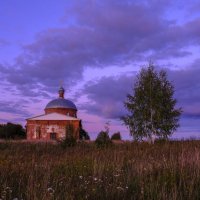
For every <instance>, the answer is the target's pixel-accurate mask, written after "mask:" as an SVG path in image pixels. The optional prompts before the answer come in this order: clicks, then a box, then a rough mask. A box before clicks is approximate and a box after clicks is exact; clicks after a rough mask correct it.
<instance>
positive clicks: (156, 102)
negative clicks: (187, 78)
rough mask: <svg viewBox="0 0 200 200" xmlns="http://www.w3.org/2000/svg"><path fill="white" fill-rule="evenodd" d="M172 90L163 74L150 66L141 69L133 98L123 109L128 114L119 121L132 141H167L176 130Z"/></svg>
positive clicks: (177, 110)
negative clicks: (128, 131) (163, 139)
mask: <svg viewBox="0 0 200 200" xmlns="http://www.w3.org/2000/svg"><path fill="white" fill-rule="evenodd" d="M173 95H174V87H173V85H172V83H171V82H169V81H168V80H167V73H166V71H164V70H161V71H158V72H157V71H156V70H155V67H154V66H153V65H152V64H149V66H148V67H147V68H142V69H141V71H140V73H139V75H138V76H137V77H136V82H135V84H134V87H133V94H132V95H131V94H128V95H127V100H126V101H125V103H124V105H125V108H126V109H127V110H128V111H129V114H128V115H127V116H125V117H123V121H124V123H125V124H126V125H127V126H128V128H129V129H130V134H131V135H132V136H133V138H134V139H136V140H141V139H143V138H144V137H148V138H152V136H156V137H159V138H168V137H169V136H170V135H171V134H172V133H173V132H174V131H175V130H176V129H177V128H178V126H179V123H178V122H179V117H180V114H181V112H182V111H181V109H180V108H178V109H176V108H175V106H176V102H177V101H176V99H174V97H173Z"/></svg>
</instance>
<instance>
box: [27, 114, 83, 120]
mask: <svg viewBox="0 0 200 200" xmlns="http://www.w3.org/2000/svg"><path fill="white" fill-rule="evenodd" d="M27 120H61V121H63V120H66V121H71V120H78V121H79V120H80V119H78V118H75V117H71V116H67V115H63V114H60V113H50V114H44V115H39V116H35V117H31V118H28V119H27Z"/></svg>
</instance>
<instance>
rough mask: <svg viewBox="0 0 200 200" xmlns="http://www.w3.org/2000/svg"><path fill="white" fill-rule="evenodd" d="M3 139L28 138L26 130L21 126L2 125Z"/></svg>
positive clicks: (0, 131)
mask: <svg viewBox="0 0 200 200" xmlns="http://www.w3.org/2000/svg"><path fill="white" fill-rule="evenodd" d="M0 138H1V139H24V138H26V132H25V129H24V128H23V127H22V125H20V124H13V123H10V122H8V123H7V124H0Z"/></svg>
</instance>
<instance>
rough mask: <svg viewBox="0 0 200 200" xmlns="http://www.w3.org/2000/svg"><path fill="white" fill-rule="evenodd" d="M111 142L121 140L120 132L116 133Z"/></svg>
mask: <svg viewBox="0 0 200 200" xmlns="http://www.w3.org/2000/svg"><path fill="white" fill-rule="evenodd" d="M111 140H121V135H120V132H117V133H114V134H113V135H112V137H111Z"/></svg>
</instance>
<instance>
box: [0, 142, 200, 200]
mask: <svg viewBox="0 0 200 200" xmlns="http://www.w3.org/2000/svg"><path fill="white" fill-rule="evenodd" d="M0 197H1V199H14V198H18V199H27V200H29V199H30V200H36V199H38V200H42V199H44V200H48V199H59V200H60V199H63V200H65V199H92V200H93V199H102V200H103V199H109V200H112V199H113V200H114V199H115V200H116V199H120V200H122V199H170V200H173V199H185V200H189V199H199V198H200V141H182V142H168V143H157V144H154V145H150V144H147V143H140V144H139V143H123V144H115V145H113V146H111V147H109V148H107V149H98V148H96V147H95V146H94V144H79V145H77V146H76V147H73V148H68V149H65V150H64V149H62V148H61V147H60V146H58V145H55V144H46V143H41V144H40V143H38V144H31V143H0Z"/></svg>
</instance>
